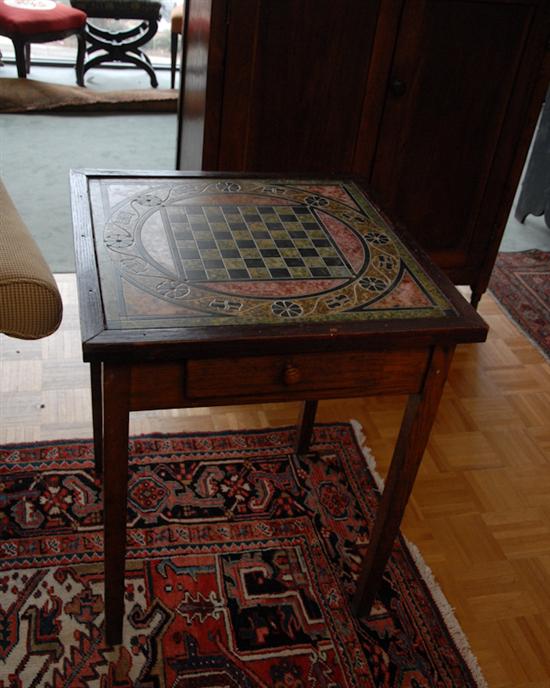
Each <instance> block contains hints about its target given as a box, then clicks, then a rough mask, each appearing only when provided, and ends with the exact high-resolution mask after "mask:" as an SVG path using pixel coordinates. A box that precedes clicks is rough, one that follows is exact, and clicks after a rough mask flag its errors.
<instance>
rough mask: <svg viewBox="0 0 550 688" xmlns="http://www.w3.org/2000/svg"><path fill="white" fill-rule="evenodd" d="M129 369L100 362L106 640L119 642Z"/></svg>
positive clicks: (113, 643) (122, 579) (109, 643)
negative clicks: (102, 412)
mask: <svg viewBox="0 0 550 688" xmlns="http://www.w3.org/2000/svg"><path fill="white" fill-rule="evenodd" d="M129 392H130V368H129V367H128V366H124V365H115V364H108V363H104V364H103V408H104V413H105V424H104V443H103V504H104V511H105V524H104V533H105V538H104V542H105V545H104V548H105V639H106V642H107V644H108V645H111V646H112V645H118V644H120V643H121V642H122V626H123V620H124V567H125V561H126V496H127V483H128V424H129Z"/></svg>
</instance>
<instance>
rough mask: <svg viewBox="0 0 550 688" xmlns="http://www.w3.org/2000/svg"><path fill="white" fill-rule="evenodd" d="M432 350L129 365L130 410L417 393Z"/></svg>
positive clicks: (245, 357) (234, 358) (319, 354)
mask: <svg viewBox="0 0 550 688" xmlns="http://www.w3.org/2000/svg"><path fill="white" fill-rule="evenodd" d="M430 351H431V349H430V348H428V347H426V348H416V349H408V350H389V351H348V352H324V353H315V354H293V355H279V356H243V357H231V358H203V359H198V358H194V359H190V360H184V361H177V362H157V363H150V362H147V363H145V362H142V363H136V364H132V366H131V381H130V410H131V411H144V410H150V409H163V408H185V407H190V406H216V405H225V404H248V403H262V402H264V401H292V400H304V399H335V398H345V397H354V396H369V395H376V394H416V393H418V392H420V390H421V389H422V385H423V383H424V377H425V374H426V370H427V366H428V363H429V359H430Z"/></svg>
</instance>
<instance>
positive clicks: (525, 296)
mask: <svg viewBox="0 0 550 688" xmlns="http://www.w3.org/2000/svg"><path fill="white" fill-rule="evenodd" d="M520 275H524V276H525V275H544V276H546V280H545V283H544V288H545V291H543V292H538V291H537V290H535V289H534V288H533V286H532V285H529V284H527V283H526V282H525V280H523V281H522V280H521V279H520V278H519V276H520ZM489 291H490V292H491V294H492V295H493V297H494V298H495V301H496V302H497V304H498V306H500V308H501V310H502V311H503V312H504V313H505V314H506V315H507V316H508V317H509V318H510V319H511V320H512V322H513V323H514V324H515V325H516V326H517V327H518V328H519V329H520V330H521V332H522V334H524V335H525V336H526V337H527V339H529V341H530V342H531V343H532V344H533V345H534V346H535V348H537V349H538V351H540V353H541V354H542V355H543V356H544V357H545V359H546V360H547V361H550V302H549V303H548V304H547V303H546V302H545V300H544V297H545V296H546V299H547V300H548V299H550V252H549V251H542V250H540V249H529V250H527V251H511V252H501V253H499V254H498V256H497V260H496V262H495V266H494V268H493V274H492V276H491V281H490V283H489ZM541 297H542V298H541Z"/></svg>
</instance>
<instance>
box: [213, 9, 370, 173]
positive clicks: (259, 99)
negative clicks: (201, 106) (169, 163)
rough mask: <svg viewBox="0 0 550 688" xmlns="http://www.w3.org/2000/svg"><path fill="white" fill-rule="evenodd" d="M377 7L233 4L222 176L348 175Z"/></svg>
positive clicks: (224, 115)
mask: <svg viewBox="0 0 550 688" xmlns="http://www.w3.org/2000/svg"><path fill="white" fill-rule="evenodd" d="M377 9H378V0H346V3H345V11H343V4H342V3H340V2H334V0H299V1H298V0H276V1H274V0H258V1H254V2H252V1H251V0H233V1H232V2H231V4H230V10H229V27H228V41H227V45H228V48H227V54H226V64H225V70H226V75H227V78H228V81H230V82H231V84H232V86H233V88H232V89H226V90H225V92H224V101H223V114H222V118H223V120H222V128H221V132H222V134H221V141H220V153H219V159H218V161H217V167H218V169H226V170H228V169H232V170H253V171H270V172H273V171H279V172H325V173H326V172H328V171H339V172H342V171H345V170H347V171H350V170H351V165H352V158H353V151H354V146H355V138H356V133H357V130H358V128H359V124H360V118H361V106H362V98H363V92H364V88H365V83H366V77H367V70H368V63H369V56H370V47H371V43H372V37H373V34H374V30H375V24H376V21H375V20H376V12H377Z"/></svg>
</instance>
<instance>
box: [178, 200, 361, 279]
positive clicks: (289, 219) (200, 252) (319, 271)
mask: <svg viewBox="0 0 550 688" xmlns="http://www.w3.org/2000/svg"><path fill="white" fill-rule="evenodd" d="M168 220H169V222H170V225H171V230H172V233H173V236H174V239H175V247H176V248H177V251H178V254H179V260H180V265H181V269H182V272H183V274H184V276H185V279H187V280H189V281H197V282H200V281H210V282H223V281H228V280H239V281H243V280H244V281H246V280H251V281H253V280H283V279H285V280H287V279H306V280H307V279H319V278H329V279H330V278H332V279H341V278H348V277H352V276H353V271H352V270H351V268H350V267H349V265H348V264H347V262H346V260H345V257H344V256H343V255H342V254H341V252H340V251H339V250H338V248H337V246H336V245H335V244H334V243H333V241H332V239H331V237H330V235H329V234H328V233H327V232H326V231H325V229H324V227H323V226H322V225H321V224H320V223H319V222H318V221H317V218H316V216H315V214H314V212H313V211H312V210H311V209H310V208H307V207H304V206H299V205H274V206H257V207H252V206H224V205H219V206H214V205H212V206H204V207H202V206H194V205H186V206H183V205H182V206H176V207H174V206H172V207H169V208H168Z"/></svg>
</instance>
